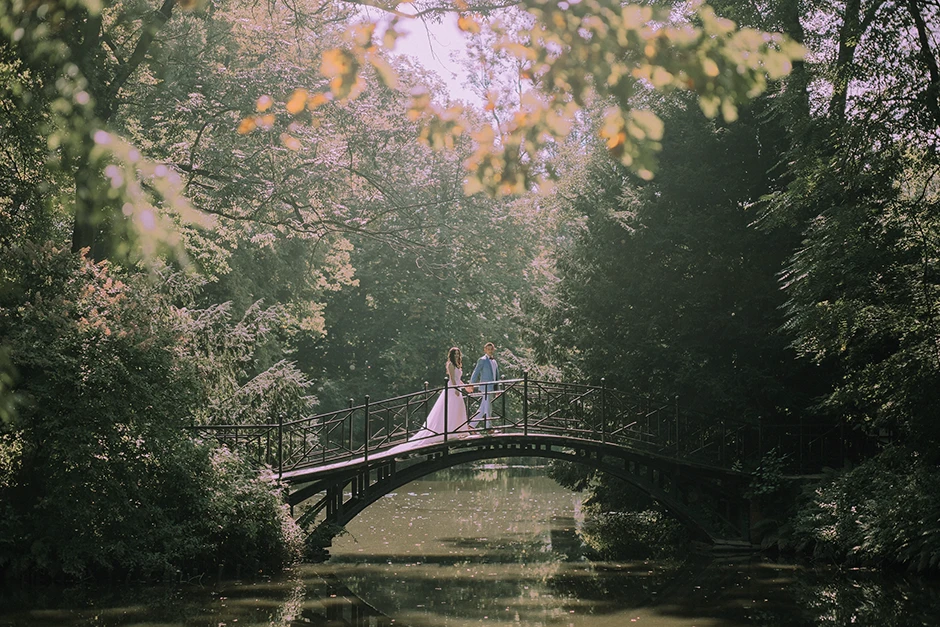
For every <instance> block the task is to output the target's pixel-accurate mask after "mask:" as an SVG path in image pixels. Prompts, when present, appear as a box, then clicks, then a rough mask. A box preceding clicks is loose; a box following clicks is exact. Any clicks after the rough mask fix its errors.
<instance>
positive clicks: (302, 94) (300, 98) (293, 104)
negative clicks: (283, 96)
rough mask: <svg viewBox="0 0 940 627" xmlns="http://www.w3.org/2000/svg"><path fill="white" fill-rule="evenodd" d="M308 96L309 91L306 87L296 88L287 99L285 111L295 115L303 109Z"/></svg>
mask: <svg viewBox="0 0 940 627" xmlns="http://www.w3.org/2000/svg"><path fill="white" fill-rule="evenodd" d="M308 98H309V93H308V92H307V90H306V89H298V90H296V91H295V92H294V93H293V94H292V95H291V97H290V99H289V100H288V101H287V105H286V108H287V112H288V113H290V114H291V115H297V114H298V113H300V112H301V111H303V110H304V107H305V106H306V104H307V99H308Z"/></svg>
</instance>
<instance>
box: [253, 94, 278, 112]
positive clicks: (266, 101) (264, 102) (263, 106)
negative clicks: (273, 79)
mask: <svg viewBox="0 0 940 627" xmlns="http://www.w3.org/2000/svg"><path fill="white" fill-rule="evenodd" d="M273 104H274V100H272V99H271V96H268V95H264V96H261V97H260V98H258V102H256V103H255V110H256V111H257V112H258V113H264V112H265V111H267V110H268V109H270V108H271V105H273Z"/></svg>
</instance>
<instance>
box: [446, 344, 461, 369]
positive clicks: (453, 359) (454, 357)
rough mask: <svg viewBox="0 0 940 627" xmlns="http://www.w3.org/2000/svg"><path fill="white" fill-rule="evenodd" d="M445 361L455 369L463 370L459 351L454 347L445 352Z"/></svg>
mask: <svg viewBox="0 0 940 627" xmlns="http://www.w3.org/2000/svg"><path fill="white" fill-rule="evenodd" d="M447 361H449V362H450V363H452V364H454V367H456V368H463V358H462V355H461V354H460V349H459V348H457V347H456V346H454V347H453V348H452V349H450V350H449V351H447Z"/></svg>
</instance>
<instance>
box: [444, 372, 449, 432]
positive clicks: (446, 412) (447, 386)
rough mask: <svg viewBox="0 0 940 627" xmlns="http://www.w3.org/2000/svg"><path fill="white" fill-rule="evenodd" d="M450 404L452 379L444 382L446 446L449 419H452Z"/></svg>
mask: <svg viewBox="0 0 940 627" xmlns="http://www.w3.org/2000/svg"><path fill="white" fill-rule="evenodd" d="M449 402H450V377H447V379H446V380H445V381H444V444H447V430H448V429H449V428H450V427H449V426H448V424H447V419H448V418H449V417H450V416H449V414H450V408H449V407H448V404H449Z"/></svg>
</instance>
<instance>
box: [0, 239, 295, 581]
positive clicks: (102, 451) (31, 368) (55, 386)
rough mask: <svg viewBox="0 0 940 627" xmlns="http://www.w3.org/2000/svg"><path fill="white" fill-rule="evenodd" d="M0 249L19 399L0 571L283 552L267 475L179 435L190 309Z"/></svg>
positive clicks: (288, 548)
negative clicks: (187, 319) (5, 252)
mask: <svg viewBox="0 0 940 627" xmlns="http://www.w3.org/2000/svg"><path fill="white" fill-rule="evenodd" d="M8 252H9V254H8V256H7V257H6V258H5V259H4V267H3V273H2V275H0V280H2V282H3V286H2V287H3V289H0V338H3V339H4V342H5V343H6V346H5V349H6V350H7V351H8V354H9V356H10V360H11V362H12V367H13V370H14V371H15V372H16V373H17V380H16V383H15V385H16V390H15V391H16V394H17V401H18V405H17V411H16V412H15V415H13V416H12V417H11V418H10V419H9V420H7V421H6V422H5V423H3V424H2V425H0V503H2V506H0V507H2V508H3V510H2V511H0V538H2V541H0V570H8V571H10V572H21V573H39V574H43V575H46V576H52V577H58V576H62V575H64V576H67V577H76V578H77V577H86V576H89V575H97V574H104V573H114V572H120V573H135V574H137V575H142V576H161V577H162V576H163V575H164V574H166V573H169V572H175V571H176V570H180V569H185V570H187V571H190V572H191V571H192V570H193V569H199V568H201V569H209V568H212V567H213V566H214V565H215V564H216V563H218V562H219V561H225V562H229V563H231V562H239V563H244V564H247V565H248V566H250V567H251V568H256V567H276V566H279V565H280V564H282V563H283V562H284V560H286V559H289V558H291V557H292V556H293V555H295V554H296V550H297V549H296V547H297V546H298V539H297V538H296V537H295V536H296V531H295V529H294V528H293V527H292V522H288V521H289V517H286V515H285V510H284V506H283V504H282V502H281V499H280V495H279V491H278V489H277V486H276V485H275V484H274V482H273V481H271V480H270V479H265V478H263V477H259V475H258V472H257V470H256V469H252V468H250V467H248V466H247V465H246V464H245V463H244V462H242V461H241V460H238V459H237V458H235V457H233V456H231V455H229V454H227V453H226V452H223V451H216V450H213V449H212V448H211V447H208V446H205V445H203V444H200V443H198V442H194V441H192V440H191V438H190V437H189V435H188V434H187V431H186V429H185V427H186V426H187V425H188V424H189V423H190V420H191V417H192V416H193V415H194V413H195V412H196V410H197V409H198V408H201V407H204V406H205V404H206V403H208V402H209V400H210V399H211V396H212V389H211V388H209V387H208V386H207V385H206V384H205V381H204V378H202V377H200V376H198V373H199V372H200V371H201V370H203V369H204V368H205V367H206V364H205V360H211V358H210V357H207V356H200V355H197V354H195V353H194V352H193V351H192V350H191V349H190V348H189V346H190V345H191V344H192V342H191V341H189V338H188V337H187V331H186V325H185V324H184V323H185V321H186V316H187V315H188V313H187V312H186V311H185V310H180V309H177V308H174V307H172V306H171V305H170V303H169V299H168V298H167V297H165V296H164V295H162V294H161V293H160V292H159V291H158V290H157V289H156V288H155V287H154V286H153V283H152V282H151V281H150V280H149V279H148V277H146V276H135V275H131V274H128V273H126V272H123V271H121V270H119V269H116V268H113V267H111V266H109V265H108V264H106V263H101V264H91V263H89V262H87V261H86V260H85V259H84V258H83V257H82V256H80V255H75V254H72V253H69V252H67V251H62V250H57V249H55V248H53V247H51V246H45V247H29V246H24V247H19V248H13V249H10V250H9V251H8ZM200 360H202V361H200ZM219 367H220V368H222V367H225V364H222V363H220V364H219Z"/></svg>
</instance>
